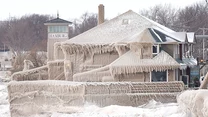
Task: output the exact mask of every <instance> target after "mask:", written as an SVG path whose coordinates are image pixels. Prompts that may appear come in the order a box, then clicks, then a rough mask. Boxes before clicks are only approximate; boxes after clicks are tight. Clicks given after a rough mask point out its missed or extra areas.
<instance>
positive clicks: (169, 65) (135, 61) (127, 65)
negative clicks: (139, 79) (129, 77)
mask: <svg viewBox="0 0 208 117" xmlns="http://www.w3.org/2000/svg"><path fill="white" fill-rule="evenodd" d="M109 66H110V72H111V73H112V74H113V75H115V74H123V73H124V74H128V73H138V72H151V71H153V70H155V71H165V70H167V69H176V68H179V67H180V64H179V63H178V62H177V61H176V60H175V59H173V58H172V57H171V56H170V55H169V54H168V53H166V52H165V51H161V52H160V53H159V54H158V55H157V56H155V57H154V58H153V59H139V58H138V56H137V55H136V54H135V52H132V51H128V52H127V53H125V54H124V55H122V56H121V57H119V58H118V59H116V60H115V61H114V62H112V63H111V64H110V65H109Z"/></svg>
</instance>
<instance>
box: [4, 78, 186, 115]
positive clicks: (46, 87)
mask: <svg viewBox="0 0 208 117" xmlns="http://www.w3.org/2000/svg"><path fill="white" fill-rule="evenodd" d="M182 90H183V83H182V82H163V83H161V82H160V83H138V82H133V83H131V82H105V83H104V82H94V83H89V82H70V81H55V80H53V81H51V80H45V81H21V82H16V81H15V82H14V81H13V82H10V83H9V85H8V92H9V103H10V111H11V116H12V117H17V116H22V117H24V116H25V117H27V116H29V115H31V114H39V113H51V112H61V113H64V112H67V113H73V112H74V109H72V108H75V107H76V108H77V107H83V106H84V104H85V103H87V102H88V103H91V104H96V105H98V106H101V107H103V106H110V105H121V106H138V105H142V104H145V103H147V102H148V101H149V100H151V99H154V100H156V101H160V102H163V103H168V102H176V96H177V94H178V93H179V92H181V91H182Z"/></svg>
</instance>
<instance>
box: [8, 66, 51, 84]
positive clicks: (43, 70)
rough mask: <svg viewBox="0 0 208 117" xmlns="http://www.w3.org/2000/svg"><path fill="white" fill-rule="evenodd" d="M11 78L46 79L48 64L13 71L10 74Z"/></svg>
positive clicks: (20, 79) (17, 79)
mask: <svg viewBox="0 0 208 117" xmlns="http://www.w3.org/2000/svg"><path fill="white" fill-rule="evenodd" d="M11 79H12V80H16V81H25V80H47V79H48V66H47V65H45V66H41V67H38V68H34V69H29V70H25V71H20V72H15V73H14V74H12V76H11Z"/></svg>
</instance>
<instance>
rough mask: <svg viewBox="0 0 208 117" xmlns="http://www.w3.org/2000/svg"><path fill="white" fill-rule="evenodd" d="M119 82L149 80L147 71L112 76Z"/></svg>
mask: <svg viewBox="0 0 208 117" xmlns="http://www.w3.org/2000/svg"><path fill="white" fill-rule="evenodd" d="M114 78H115V80H116V81H119V82H150V75H149V73H137V74H126V75H124V74H121V75H117V76H115V77H114Z"/></svg>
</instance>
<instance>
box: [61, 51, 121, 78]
mask: <svg viewBox="0 0 208 117" xmlns="http://www.w3.org/2000/svg"><path fill="white" fill-rule="evenodd" d="M118 57H119V55H118V53H116V52H109V53H102V54H90V55H84V53H80V54H73V55H65V77H66V80H70V81H72V80H73V78H72V77H73V75H74V74H76V73H80V72H84V71H89V70H92V69H96V68H100V67H103V66H105V65H108V64H110V63H111V62H113V61H114V60H116V59H117V58H118ZM69 64H70V65H69Z"/></svg>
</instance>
